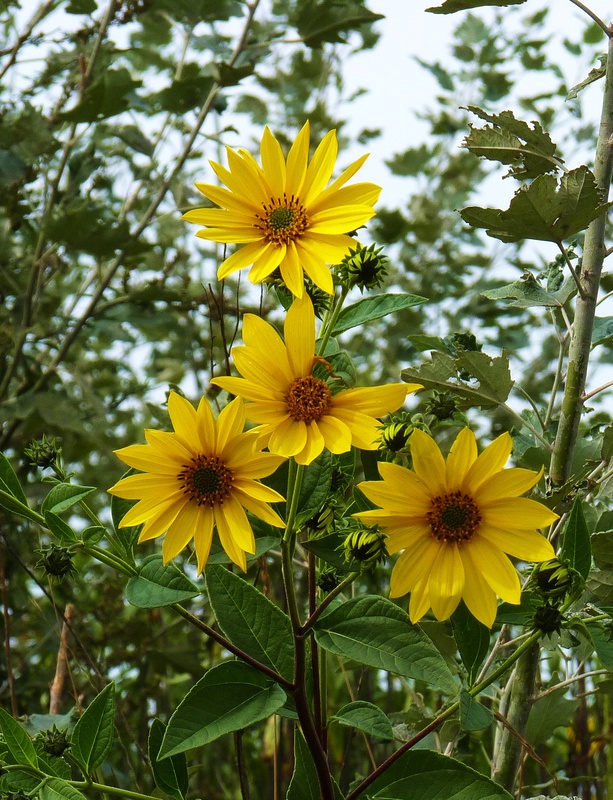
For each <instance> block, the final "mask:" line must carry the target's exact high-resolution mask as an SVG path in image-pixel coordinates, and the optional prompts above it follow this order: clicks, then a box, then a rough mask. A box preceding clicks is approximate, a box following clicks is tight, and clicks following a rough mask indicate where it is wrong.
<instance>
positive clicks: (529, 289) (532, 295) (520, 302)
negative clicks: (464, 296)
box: [481, 273, 577, 308]
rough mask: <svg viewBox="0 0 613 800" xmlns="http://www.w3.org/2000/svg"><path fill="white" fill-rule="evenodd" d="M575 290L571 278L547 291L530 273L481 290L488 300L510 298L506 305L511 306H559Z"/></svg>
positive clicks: (575, 286) (574, 284) (575, 287)
mask: <svg viewBox="0 0 613 800" xmlns="http://www.w3.org/2000/svg"><path fill="white" fill-rule="evenodd" d="M576 290H577V285H576V283H575V281H574V280H573V278H569V279H568V280H567V281H565V282H564V284H563V285H562V287H561V288H560V289H558V291H557V292H549V291H547V290H546V289H543V287H542V286H541V285H540V284H539V283H538V281H537V280H536V279H535V278H534V276H533V275H531V274H530V273H528V274H526V275H524V276H522V278H521V279H520V280H518V281H513V283H509V284H506V285H505V286H499V287H498V288H497V289H487V290H486V291H485V292H481V294H482V295H483V297H487V298H488V300H507V299H508V300H511V301H512V302H509V303H507V305H509V306H511V307H512V308H533V307H536V306H545V307H549V308H561V307H562V306H563V305H564V304H565V303H566V301H567V300H568V298H569V297H570V296H571V295H572V294H573V293H574V292H576Z"/></svg>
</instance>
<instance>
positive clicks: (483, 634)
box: [451, 602, 490, 685]
mask: <svg viewBox="0 0 613 800" xmlns="http://www.w3.org/2000/svg"><path fill="white" fill-rule="evenodd" d="M451 624H452V626H453V638H454V639H455V642H456V644H457V646H458V650H459V651H460V658H461V659H462V664H464V668H465V669H466V672H467V673H468V681H469V684H470V685H472V684H473V683H474V682H475V680H476V678H477V675H478V673H479V668H480V667H481V664H482V663H483V660H484V659H485V656H486V655H487V653H488V650H489V646H490V630H489V628H487V627H486V626H485V625H484V624H483V623H482V622H479V620H478V619H475V617H473V615H472V614H471V613H470V611H469V610H468V609H467V608H466V606H465V605H464V603H463V602H461V603H460V605H459V606H458V607H457V609H456V610H455V611H454V612H453V614H452V615H451Z"/></svg>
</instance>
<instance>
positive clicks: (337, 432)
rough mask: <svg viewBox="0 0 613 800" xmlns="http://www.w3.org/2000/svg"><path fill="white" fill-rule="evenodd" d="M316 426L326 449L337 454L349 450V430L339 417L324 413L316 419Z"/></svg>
mask: <svg viewBox="0 0 613 800" xmlns="http://www.w3.org/2000/svg"><path fill="white" fill-rule="evenodd" d="M317 426H318V428H319V430H320V432H321V435H322V436H323V437H324V442H325V446H326V450H329V451H330V452H331V453H337V454H338V453H346V452H347V451H348V450H351V431H350V430H349V428H348V427H347V425H345V423H344V422H342V421H341V420H340V419H336V417H331V416H330V415H329V414H326V415H325V416H323V417H322V418H321V419H320V420H318V422H317Z"/></svg>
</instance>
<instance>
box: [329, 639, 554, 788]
mask: <svg viewBox="0 0 613 800" xmlns="http://www.w3.org/2000/svg"><path fill="white" fill-rule="evenodd" d="M540 636H541V632H540V631H534V633H533V634H532V635H531V636H529V637H528V639H526V641H525V642H523V644H521V645H520V646H519V647H518V648H517V650H516V651H515V652H514V653H512V654H511V655H510V656H509V657H508V658H507V660H506V661H504V662H503V663H502V664H501V665H500V666H499V667H498V668H497V669H495V670H494V671H493V672H492V673H491V675H488V677H487V678H485V679H484V680H482V681H481V682H480V683H478V684H477V685H476V686H473V687H472V689H469V690H468V693H469V694H470V695H471V696H472V697H475V696H476V695H477V694H479V692H482V691H483V690H484V689H487V687H488V686H490V685H491V684H492V683H494V681H496V680H497V679H498V678H500V676H501V675H504V674H505V672H507V671H508V670H509V669H510V668H511V667H512V666H513V664H515V662H516V661H517V659H518V658H519V657H520V656H521V655H523V653H525V652H526V651H527V650H529V649H530V647H531V646H532V645H533V644H534V642H537V641H538V639H539V638H540ZM459 708H460V701H459V700H456V701H455V703H452V704H451V705H450V706H448V707H447V708H446V709H445V710H444V711H442V712H441V713H440V714H439V715H438V717H436V719H433V720H432V722H430V723H429V724H428V725H426V727H425V728H423V729H422V730H421V731H420V732H419V733H417V734H415V736H413V738H412V739H409V741H408V742H405V743H404V744H403V745H402V747H399V748H398V750H396V751H395V752H394V753H392V755H391V756H389V758H387V759H386V760H385V761H384V762H383V763H382V764H380V765H379V766H378V767H377V769H376V770H374V771H373V772H371V774H370V775H369V776H368V777H367V778H365V779H364V780H363V781H362V783H360V785H359V786H357V787H356V788H355V789H354V790H353V791H352V792H349V794H348V795H347V797H346V798H345V800H357V798H358V797H359V796H360V795H361V794H362V793H363V792H364V791H365V790H366V789H367V788H368V787H369V786H370V785H371V783H373V782H374V781H375V780H376V779H377V778H378V777H379V776H380V775H382V774H383V773H384V772H385V771H386V770H387V769H389V767H391V766H392V764H393V763H394V762H396V761H397V760H398V759H399V758H400V757H401V756H403V755H404V754H405V753H406V752H407V751H408V750H410V749H411V748H412V747H414V746H415V745H416V744H417V743H418V742H420V741H421V740H422V739H425V737H426V736H427V735H428V734H429V733H432V731H434V730H436V729H437V728H438V727H439V725H441V724H442V723H443V722H444V721H445V720H446V719H448V718H449V717H450V716H451V715H452V714H454V713H455V712H456V711H457V710H458V709H459Z"/></svg>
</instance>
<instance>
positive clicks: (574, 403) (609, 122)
mask: <svg viewBox="0 0 613 800" xmlns="http://www.w3.org/2000/svg"><path fill="white" fill-rule="evenodd" d="M612 172H613V39H612V38H610V39H609V52H608V55H607V73H606V77H605V88H604V96H603V101H602V114H601V118H600V131H599V134H598V143H597V145H596V158H595V163H594V177H595V179H596V185H597V187H598V190H599V193H600V196H601V198H602V202H605V201H606V200H607V198H608V196H609V186H610V184H611V173H612ZM606 222H607V213H606V211H604V212H603V213H602V214H601V215H600V216H599V217H598V219H595V220H594V221H593V222H591V223H590V225H589V227H588V229H587V231H586V234H585V243H584V247H583V263H582V267H581V274H580V276H579V283H580V285H581V289H582V293H581V295H580V296H579V297H578V298H577V307H576V313H575V320H574V323H573V329H572V335H571V340H570V348H569V353H568V370H567V376H566V385H565V389H564V398H563V400H562V408H561V410H560V423H559V426H558V433H557V436H556V440H555V444H554V449H553V455H552V459H551V479H552V481H553V483H554V485H556V486H560V485H561V484H563V483H564V482H565V481H566V480H567V479H568V478H569V477H570V473H571V469H572V460H573V459H572V456H573V451H574V449H575V444H576V441H577V435H578V432H579V423H580V421H581V414H582V412H583V403H584V400H583V393H584V391H585V383H586V377H587V370H588V365H589V356H590V349H591V343H592V331H593V328H594V316H595V311H596V303H597V299H598V287H599V284H600V274H601V272H602V265H603V262H604V254H605V246H604V241H605V226H606Z"/></svg>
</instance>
